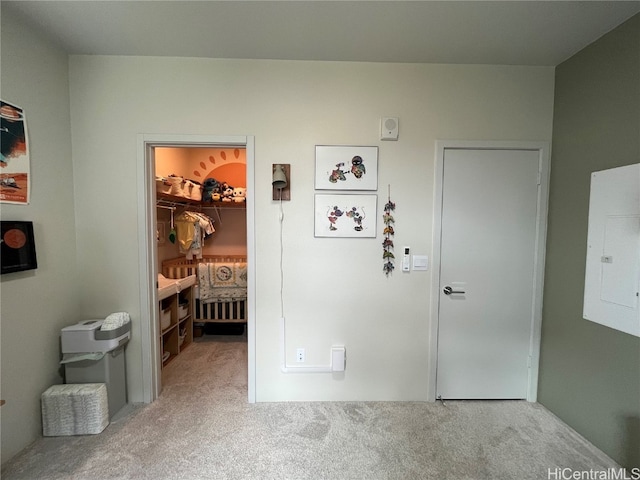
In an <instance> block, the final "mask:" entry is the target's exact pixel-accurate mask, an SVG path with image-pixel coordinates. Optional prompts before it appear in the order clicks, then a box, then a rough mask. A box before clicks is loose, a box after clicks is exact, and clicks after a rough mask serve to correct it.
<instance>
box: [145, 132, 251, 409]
mask: <svg viewBox="0 0 640 480" xmlns="http://www.w3.org/2000/svg"><path fill="white" fill-rule="evenodd" d="M139 140H140V142H139V157H140V158H143V161H142V162H141V165H140V167H139V174H140V177H139V178H141V179H142V180H143V182H140V183H144V188H143V189H142V190H143V192H141V193H143V196H144V198H141V200H140V202H139V205H140V216H141V222H140V224H141V226H140V230H139V233H140V240H139V249H140V253H141V256H140V259H141V261H140V271H141V282H140V283H141V300H142V302H141V303H142V305H141V307H142V308H141V313H142V315H141V318H143V319H144V318H145V317H147V318H149V322H148V323H147V322H146V321H142V322H141V329H140V333H141V342H142V349H143V381H144V390H143V391H144V400H145V402H152V401H154V400H155V399H156V398H157V397H158V396H159V394H160V392H161V389H162V369H163V367H166V366H167V365H169V364H170V363H171V362H172V361H173V360H174V359H176V358H177V357H178V356H179V355H180V352H181V351H185V350H186V349H188V348H189V345H190V344H192V343H193V342H194V341H198V338H199V337H198V335H200V334H205V332H206V331H207V330H209V329H210V328H211V327H207V324H209V323H211V324H221V323H224V324H232V326H233V325H234V324H235V326H236V328H238V327H241V328H243V330H244V329H245V328H246V333H245V335H246V337H245V338H246V339H247V340H246V341H247V353H248V355H247V357H248V365H247V372H248V375H247V376H248V378H247V391H248V401H249V402H254V401H255V390H254V385H255V365H254V360H253V359H254V343H255V340H254V338H255V336H254V332H255V329H254V325H255V323H254V318H255V315H254V312H255V308H254V302H253V293H254V292H255V287H254V283H253V282H254V280H253V279H254V278H255V276H254V273H253V272H254V267H253V257H254V251H255V249H254V245H255V243H254V231H253V225H254V208H253V206H254V203H253V198H254V196H253V193H254V192H253V185H254V181H253V179H254V150H253V137H210V136H193V135H188V136H181V135H173V136H167V135H140V137H139ZM207 179H215V181H216V182H215V183H216V184H217V185H216V186H217V188H214V189H213V190H214V191H213V193H214V196H213V198H211V197H212V195H211V193H212V192H211V190H212V189H211V188H207V187H210V186H211V183H212V181H211V180H209V181H207V182H205V180H207ZM205 183H206V186H204V184H205ZM202 186H204V187H205V188H202ZM203 190H204V191H203ZM194 219H198V220H202V221H197V222H194V221H193V220H194ZM189 221H192V222H191V227H190V228H187V229H184V228H180V227H181V226H182V227H184V225H186V224H188V223H189ZM179 222H183V223H182V224H181V225H180V224H179ZM194 230H197V234H195V235H194ZM185 232H187V233H185ZM143 242H145V243H146V244H143ZM192 247H194V248H192ZM195 247H197V248H195ZM200 263H203V264H207V266H208V267H211V268H206V269H205V270H203V271H202V272H204V273H205V274H209V275H210V277H208V278H207V280H209V279H210V280H211V282H210V283H211V284H213V283H214V280H215V278H214V277H215V273H216V268H214V265H217V267H223V268H221V269H220V268H219V269H218V270H220V272H218V273H219V275H218V276H217V277H218V279H219V280H220V279H221V280H226V284H225V286H226V287H228V288H227V289H226V291H225V292H224V294H226V295H231V298H230V299H225V300H229V301H227V302H218V301H217V299H213V298H212V297H211V295H212V292H211V291H204V292H203V289H201V288H200V285H199V283H200V279H199V275H198V273H199V272H198V269H199V264H200ZM223 270H224V271H223ZM207 284H209V282H208V281H207ZM209 286H212V285H209ZM164 287H167V288H164ZM174 288H175V290H173V289H174ZM167 289H168V290H167ZM240 291H242V292H241V293H239V292H240ZM219 293H220V290H216V291H215V295H218V294H219ZM207 295H209V296H207ZM221 303H225V305H221ZM214 305H217V306H214ZM146 309H148V310H147V311H145V310H146ZM147 315H148V316H147ZM228 320H230V321H228ZM245 325H246V327H245ZM214 328H215V326H214ZM194 334H195V336H194Z"/></svg>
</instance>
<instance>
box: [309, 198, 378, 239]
mask: <svg viewBox="0 0 640 480" xmlns="http://www.w3.org/2000/svg"><path fill="white" fill-rule="evenodd" d="M377 201H378V196H377V195H349V194H337V195H325V194H316V196H315V231H314V235H315V236H316V237H350V238H375V236H376V217H377V214H376V208H377Z"/></svg>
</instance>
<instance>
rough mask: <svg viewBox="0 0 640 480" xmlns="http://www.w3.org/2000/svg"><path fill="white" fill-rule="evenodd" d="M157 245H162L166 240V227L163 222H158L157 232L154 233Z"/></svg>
mask: <svg viewBox="0 0 640 480" xmlns="http://www.w3.org/2000/svg"><path fill="white" fill-rule="evenodd" d="M156 234H157V237H156V239H157V240H158V245H164V242H165V240H166V238H167V227H166V223H165V222H158V230H157V231H156Z"/></svg>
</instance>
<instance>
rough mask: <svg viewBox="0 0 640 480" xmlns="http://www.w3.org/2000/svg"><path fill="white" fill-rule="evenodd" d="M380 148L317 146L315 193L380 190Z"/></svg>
mask: <svg viewBox="0 0 640 480" xmlns="http://www.w3.org/2000/svg"><path fill="white" fill-rule="evenodd" d="M377 189H378V147H350V146H333V145H316V190H377Z"/></svg>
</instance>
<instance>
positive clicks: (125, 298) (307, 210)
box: [70, 56, 554, 401]
mask: <svg viewBox="0 0 640 480" xmlns="http://www.w3.org/2000/svg"><path fill="white" fill-rule="evenodd" d="M553 73H554V71H553V68H550V67H506V66H456V65H409V64H375V63H348V62H288V61H256V60H210V59H178V58H141V57H108V56H107V57H97V56H93V57H90V56H73V57H71V59H70V85H71V113H72V131H73V164H74V175H75V188H76V214H77V239H78V265H79V269H80V278H81V280H82V282H81V284H82V287H81V290H80V292H79V298H80V300H81V302H82V313H83V315H85V316H90V315H104V314H107V313H109V312H111V311H115V310H127V311H129V312H130V313H131V314H132V317H133V321H134V332H135V333H134V335H133V338H132V341H131V343H130V345H129V347H128V353H127V360H128V367H129V368H128V375H129V377H128V378H129V391H130V393H131V397H132V400H134V401H136V400H140V399H141V358H140V351H141V348H140V338H139V335H138V333H137V332H138V327H139V325H140V323H139V322H141V321H148V319H141V318H140V305H139V295H138V281H139V279H138V250H137V243H136V242H137V237H136V228H137V225H136V224H137V221H138V218H137V216H136V209H135V208H133V206H134V205H136V191H135V189H136V184H137V181H136V165H135V162H136V135H137V134H139V133H167V134H214V135H227V134H229V135H255V145H256V150H255V151H256V178H257V179H258V180H257V182H256V183H257V184H256V192H255V193H256V203H257V204H256V232H257V233H256V237H257V238H256V245H257V252H256V272H257V273H256V275H257V289H256V290H257V292H256V308H257V320H256V339H257V351H256V359H257V370H256V374H257V386H256V387H257V388H256V395H257V400H258V401H279V400H425V399H427V397H428V391H427V385H428V380H429V379H428V378H427V372H428V358H429V351H428V341H429V339H428V324H429V316H428V313H427V312H428V311H429V305H430V300H429V297H428V292H429V291H430V278H431V272H426V273H425V272H411V273H410V274H403V273H401V272H400V271H397V272H395V273H394V274H393V276H391V277H390V278H386V277H385V276H384V274H383V272H382V263H383V262H382V234H381V233H382V228H383V226H382V223H381V221H380V218H378V236H377V238H375V239H321V238H318V239H316V238H314V236H313V202H314V188H313V185H314V147H315V145H316V144H326V145H332V144H335V145H342V144H346V145H378V146H379V147H380V150H379V190H378V194H379V206H381V205H383V204H384V202H385V201H386V200H387V185H389V184H390V185H391V197H392V200H393V201H395V202H396V205H397V210H396V212H395V218H396V225H395V227H396V232H397V233H396V235H395V238H394V241H395V244H396V245H398V246H402V245H410V246H411V247H412V248H413V252H414V253H416V254H420V253H421V254H428V255H430V254H431V235H432V218H433V214H432V213H433V212H432V210H433V170H434V142H435V140H436V139H465V140H473V139H480V140H545V141H549V140H550V139H551V127H552V104H553ZM381 116H397V117H399V118H400V138H399V141H397V142H380V141H379V133H378V132H379V119H380V117H381ZM272 163H290V164H291V172H292V173H291V196H292V200H291V201H290V202H286V203H285V205H284V209H285V223H284V255H285V258H284V270H285V277H284V278H285V285H284V305H285V316H286V318H287V322H288V325H287V327H288V338H287V343H288V347H289V351H288V357H289V361H290V362H292V361H293V354H294V351H295V348H296V347H305V348H306V351H307V360H308V363H327V362H328V356H329V348H330V346H331V345H332V344H333V343H341V344H344V345H346V347H347V355H348V365H347V371H346V372H345V374H344V377H343V378H336V379H334V378H333V377H332V375H286V374H282V373H281V372H280V369H279V366H280V358H279V353H278V341H279V337H278V319H279V317H280V315H281V313H280V299H279V290H280V286H279V278H280V273H279V269H278V267H279V255H278V253H279V249H280V247H279V230H278V204H277V203H276V202H273V201H272V200H271V181H270V179H271V164H272ZM380 214H381V211H380V212H379V215H378V217H380Z"/></svg>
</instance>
